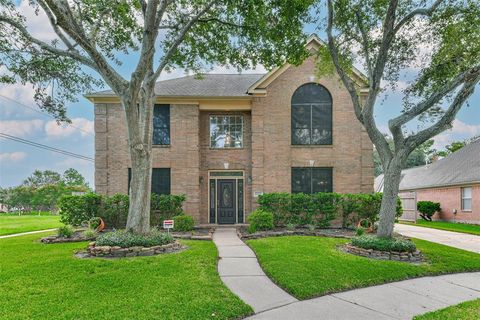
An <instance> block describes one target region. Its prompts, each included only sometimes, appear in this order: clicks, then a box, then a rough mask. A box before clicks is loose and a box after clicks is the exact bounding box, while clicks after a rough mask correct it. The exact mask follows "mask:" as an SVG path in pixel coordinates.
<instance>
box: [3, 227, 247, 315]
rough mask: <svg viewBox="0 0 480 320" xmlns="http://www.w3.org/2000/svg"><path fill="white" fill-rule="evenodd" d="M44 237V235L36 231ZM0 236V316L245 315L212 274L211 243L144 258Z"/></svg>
mask: <svg viewBox="0 0 480 320" xmlns="http://www.w3.org/2000/svg"><path fill="white" fill-rule="evenodd" d="M43 236H45V234H44V235H43ZM38 238H39V235H38V234H37V235H28V236H22V237H16V238H9V239H0V261H1V268H0V283H1V284H2V285H1V286H0V319H231V318H240V317H243V316H246V315H248V314H250V313H252V309H251V308H250V307H249V306H248V305H246V304H244V303H243V302H242V301H241V300H240V299H239V298H238V297H236V296H234V295H233V294H232V293H231V292H230V291H229V290H228V289H227V288H226V287H225V286H224V285H223V283H222V282H221V280H220V278H219V276H218V274H217V268H216V265H217V251H216V248H215V245H214V244H213V243H212V242H211V241H184V243H185V244H186V245H188V246H189V248H188V249H187V250H185V251H183V252H179V253H173V254H166V255H158V256H152V257H136V258H123V259H115V260H113V259H112V260H107V259H78V258H75V257H74V256H73V253H74V251H75V250H78V249H83V248H85V247H86V242H83V243H78V242H77V243H64V244H48V245H47V244H41V243H38V242H37V241H36V240H37V239H38Z"/></svg>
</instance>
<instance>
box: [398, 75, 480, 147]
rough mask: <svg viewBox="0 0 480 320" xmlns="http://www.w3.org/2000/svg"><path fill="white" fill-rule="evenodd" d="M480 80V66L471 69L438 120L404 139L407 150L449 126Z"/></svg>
mask: <svg viewBox="0 0 480 320" xmlns="http://www.w3.org/2000/svg"><path fill="white" fill-rule="evenodd" d="M479 81H480V68H478V67H477V68H476V69H475V70H472V72H471V73H470V74H469V77H468V78H467V80H466V81H465V83H464V85H463V87H462V88H461V89H460V91H459V92H458V93H457V94H456V96H455V99H454V100H453V102H452V104H451V105H450V106H449V107H448V109H447V111H445V113H444V115H443V116H442V117H441V118H440V120H438V121H437V122H436V123H435V124H434V125H432V126H430V127H429V128H427V129H424V130H422V131H419V132H417V133H416V134H414V135H412V136H409V137H408V138H407V139H406V140H405V145H406V147H407V148H408V151H409V152H412V151H413V150H414V149H415V148H416V147H418V146H419V145H421V144H422V143H424V142H425V141H427V140H428V139H431V138H432V137H434V136H436V135H437V134H439V133H441V132H443V131H444V130H446V129H448V128H450V127H451V124H452V121H453V120H454V119H455V116H456V115H457V113H458V111H460V109H461V107H462V105H463V104H464V102H465V101H466V100H467V99H468V98H470V96H471V95H472V94H473V92H474V91H475V86H476V85H477V84H478V83H479Z"/></svg>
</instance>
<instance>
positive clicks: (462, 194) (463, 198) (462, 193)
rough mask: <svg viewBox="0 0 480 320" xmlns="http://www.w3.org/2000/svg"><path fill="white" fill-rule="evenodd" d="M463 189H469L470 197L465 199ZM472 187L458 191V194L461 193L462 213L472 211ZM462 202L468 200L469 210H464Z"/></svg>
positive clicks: (463, 188)
mask: <svg viewBox="0 0 480 320" xmlns="http://www.w3.org/2000/svg"><path fill="white" fill-rule="evenodd" d="M465 189H470V197H469V198H467V197H465V192H464V191H465ZM472 191H473V190H472V187H462V188H461V190H460V193H461V199H462V201H461V202H462V203H461V204H462V211H472ZM464 200H470V208H469V209H465V205H464Z"/></svg>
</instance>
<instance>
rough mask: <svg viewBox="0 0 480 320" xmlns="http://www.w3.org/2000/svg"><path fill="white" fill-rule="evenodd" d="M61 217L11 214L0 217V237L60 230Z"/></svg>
mask: <svg viewBox="0 0 480 320" xmlns="http://www.w3.org/2000/svg"><path fill="white" fill-rule="evenodd" d="M61 225H62V224H61V223H60V216H54V215H50V216H33V215H27V216H19V215H10V214H1V215H0V236H3V235H7V234H14V233H21V232H28V231H36V230H44V229H53V228H58V227H60V226H61Z"/></svg>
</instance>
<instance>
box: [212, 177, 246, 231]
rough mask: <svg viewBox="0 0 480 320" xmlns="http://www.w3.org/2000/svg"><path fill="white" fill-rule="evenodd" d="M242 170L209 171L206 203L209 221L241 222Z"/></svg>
mask: <svg viewBox="0 0 480 320" xmlns="http://www.w3.org/2000/svg"><path fill="white" fill-rule="evenodd" d="M243 188H244V179H243V171H234V170H223V171H210V172H209V194H208V199H209V201H208V205H209V212H210V217H209V221H210V223H217V224H235V223H243V221H244V219H243V215H244V212H243V211H244V196H243V195H244V190H243Z"/></svg>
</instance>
